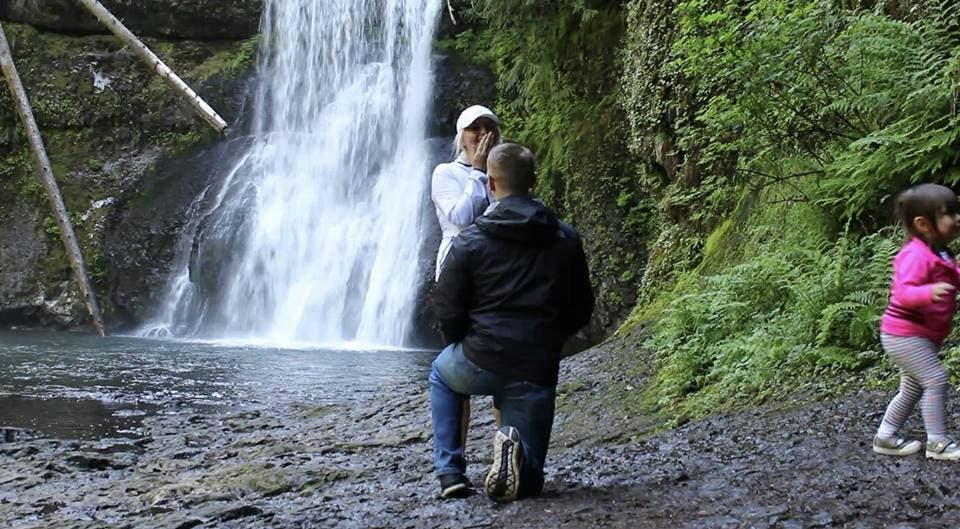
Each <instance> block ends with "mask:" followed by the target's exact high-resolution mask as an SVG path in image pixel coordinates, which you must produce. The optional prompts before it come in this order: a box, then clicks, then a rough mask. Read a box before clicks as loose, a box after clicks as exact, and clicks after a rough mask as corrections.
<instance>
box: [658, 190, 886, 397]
mask: <svg viewBox="0 0 960 529" xmlns="http://www.w3.org/2000/svg"><path fill="white" fill-rule="evenodd" d="M786 215H787V216H788V217H790V218H791V221H792V222H793V223H794V225H795V226H796V227H798V228H801V229H798V230H796V231H795V232H794V235H792V236H790V235H787V234H783V233H780V234H779V235H780V237H779V238H772V237H770V235H771V230H770V228H769V226H765V225H757V226H755V227H754V228H753V229H751V230H749V233H750V235H751V236H752V237H751V241H752V242H750V243H748V245H749V246H750V248H747V249H746V250H745V253H746V254H747V255H748V257H746V258H745V259H744V260H743V262H741V263H740V264H737V265H735V266H732V267H730V268H728V269H726V270H724V271H722V272H719V273H715V274H710V275H705V276H700V275H699V274H698V273H697V272H693V273H692V274H691V277H695V278H696V280H687V281H684V280H681V281H680V283H679V286H678V289H677V290H678V291H680V292H682V294H679V295H677V296H676V297H675V298H674V299H673V301H672V302H671V303H670V304H669V305H668V306H667V308H666V309H665V310H664V311H663V313H662V314H661V319H660V320H659V322H657V324H656V332H655V333H654V335H653V337H652V338H651V339H650V340H649V343H648V345H649V346H651V347H652V348H653V349H654V350H655V351H657V358H658V363H659V369H658V373H657V375H656V377H655V381H654V383H653V384H652V385H651V387H650V389H649V391H648V398H649V399H650V401H651V402H652V403H654V404H655V405H657V406H658V407H660V408H661V409H664V410H666V411H668V412H670V413H671V414H691V415H700V414H703V413H706V412H708V411H711V410H718V409H723V408H727V407H730V406H733V405H736V404H743V403H747V402H754V401H757V400H763V399H765V398H767V397H770V396H774V395H785V394H787V393H788V392H790V391H794V390H797V389H799V388H802V387H806V386H808V385H810V384H811V383H813V382H816V383H818V384H821V385H823V386H825V387H836V386H838V385H842V384H843V383H845V382H847V381H851V380H853V379H854V378H856V376H857V375H855V373H856V372H859V371H861V370H863V369H865V368H867V367H870V366H875V365H877V362H878V360H879V359H881V358H882V354H881V353H880V348H879V341H878V333H877V328H878V322H879V318H880V315H881V314H882V311H883V309H884V307H885V303H886V298H887V295H888V289H889V281H890V266H891V261H892V258H893V255H894V254H895V253H896V251H897V250H898V249H899V246H900V242H901V241H902V237H901V236H900V235H899V233H896V232H895V230H892V229H887V230H883V231H881V232H880V233H876V234H873V235H869V236H866V237H863V238H860V239H859V240H858V238H857V237H855V236H853V235H851V234H845V235H842V236H841V237H840V238H839V240H837V241H835V242H834V241H832V240H831V239H829V238H826V237H823V236H820V237H815V236H812V235H813V234H814V233H815V232H816V228H815V223H812V222H810V221H809V220H808V221H806V223H804V221H803V219H801V218H800V217H802V216H803V212H801V211H799V209H798V210H797V211H794V212H791V213H787V214H786Z"/></svg>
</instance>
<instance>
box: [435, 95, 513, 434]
mask: <svg viewBox="0 0 960 529" xmlns="http://www.w3.org/2000/svg"><path fill="white" fill-rule="evenodd" d="M499 143H500V119H499V118H497V115H496V114H494V113H493V111H491V110H490V109H489V108H487V107H484V106H481V105H473V106H471V107H467V108H466V109H465V110H464V111H463V112H461V113H460V117H458V118H457V136H456V137H455V138H454V140H453V149H454V152H456V158H455V159H454V160H453V161H452V162H449V163H442V164H440V165H438V166H437V167H436V168H435V169H434V170H433V179H432V180H431V181H430V198H431V199H432V200H433V206H434V207H435V208H436V210H437V220H439V221H440V230H441V231H442V232H443V239H441V240H440V248H439V249H438V250H437V268H436V271H435V272H434V281H436V280H437V279H439V278H440V270H441V268H442V267H443V260H444V259H445V258H446V257H447V252H448V251H449V250H450V243H451V242H453V238H454V237H456V236H457V234H459V233H460V232H461V231H462V230H463V229H464V228H466V227H468V226H470V225H471V224H473V220H474V219H475V218H477V217H479V216H480V215H483V212H484V211H486V209H487V207H489V206H490V204H491V203H493V194H492V193H491V192H490V190H489V189H488V188H487V155H488V154H489V153H490V149H492V148H494V147H495V146H497V145H498V144H499ZM493 415H494V419H495V420H496V423H497V427H498V428H499V427H500V412H499V410H498V406H497V403H496V402H494V413H493ZM469 424H470V401H469V400H464V401H463V424H462V425H461V435H462V436H463V440H464V442H466V440H467V428H468V427H469Z"/></svg>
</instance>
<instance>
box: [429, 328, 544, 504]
mask: <svg viewBox="0 0 960 529" xmlns="http://www.w3.org/2000/svg"><path fill="white" fill-rule="evenodd" d="M556 394H557V392H556V387H546V386H538V385H536V384H531V383H530V382H525V381H523V380H519V379H511V378H506V377H503V376H500V375H497V374H495V373H491V372H489V371H485V370H483V369H481V368H479V367H477V366H476V365H475V364H474V363H473V362H471V361H470V360H468V359H467V357H466V356H464V354H463V347H461V346H460V344H453V345H449V346H447V348H446V349H444V350H443V351H442V352H441V353H440V355H439V356H437V358H436V359H435V360H434V361H433V366H432V367H431V369H430V408H431V413H432V416H433V465H434V469H435V470H436V474H437V476H443V475H446V474H466V470H467V462H466V460H465V459H464V455H463V440H462V439H461V438H460V435H461V431H460V430H461V428H460V426H461V424H462V423H463V401H464V399H467V398H469V396H470V395H493V396H494V398H495V399H496V402H497V404H498V405H499V406H500V413H501V415H500V416H501V419H502V422H503V426H513V427H514V428H516V429H517V431H518V432H520V440H521V442H522V443H523V455H524V461H523V469H522V470H521V472H520V495H522V496H530V495H535V494H539V492H540V490H541V489H542V488H543V464H544V461H545V460H546V457H547V445H549V444H550V430H551V429H552V428H553V412H554V401H555V400H556Z"/></svg>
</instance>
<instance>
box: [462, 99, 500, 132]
mask: <svg viewBox="0 0 960 529" xmlns="http://www.w3.org/2000/svg"><path fill="white" fill-rule="evenodd" d="M480 118H490V119H492V120H493V122H494V123H496V124H497V125H498V126H499V125H500V118H498V117H497V115H496V114H494V113H493V111H492V110H490V109H489V108H487V107H485V106H483V105H473V106H472V107H467V108H466V109H464V111H463V112H461V113H460V117H459V118H457V133H458V134H459V133H460V131H462V130H463V129H465V128H467V127H469V126H470V124H471V123H473V122H474V121H476V120H478V119H480Z"/></svg>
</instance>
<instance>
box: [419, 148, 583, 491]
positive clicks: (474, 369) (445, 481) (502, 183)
mask: <svg viewBox="0 0 960 529" xmlns="http://www.w3.org/2000/svg"><path fill="white" fill-rule="evenodd" d="M534 165H535V164H534V157H533V153H532V152H531V151H530V150H529V149H527V148H526V147H523V146H521V145H517V144H510V143H506V144H502V145H499V146H497V147H495V148H494V149H493V150H491V151H490V155H489V158H488V160H487V169H488V171H489V173H488V180H487V185H488V186H489V188H490V190H491V191H492V193H493V196H494V198H495V199H496V201H495V202H494V203H493V205H492V206H491V207H490V208H489V209H487V211H486V213H484V215H483V216H481V217H478V218H477V220H476V221H475V224H474V225H472V226H470V227H469V228H467V229H465V230H464V231H462V232H461V233H460V234H459V235H458V236H457V237H456V238H455V239H454V240H453V244H452V246H451V248H450V252H449V253H448V254H447V258H446V260H445V261H444V265H443V271H442V272H441V274H440V278H439V280H438V284H437V288H436V293H437V298H436V307H435V308H436V312H437V316H438V317H439V320H440V325H441V328H442V330H443V335H444V339H445V341H446V342H447V343H448V344H450V345H448V346H447V347H446V348H445V349H444V350H443V351H442V352H441V353H440V355H439V356H438V357H437V358H436V360H435V361H434V362H433V366H432V368H431V371H430V405H431V413H432V418H433V432H434V470H435V471H436V474H437V476H438V477H439V478H440V489H441V496H442V497H444V498H447V497H452V496H459V495H462V494H464V493H466V492H469V487H470V482H469V481H468V480H467V478H466V476H465V474H466V460H465V459H464V439H463V438H462V434H461V423H462V421H463V401H464V399H467V398H469V395H493V397H494V401H495V403H496V405H497V407H498V408H499V409H500V410H501V413H502V415H501V417H502V424H503V427H502V428H500V429H499V431H497V432H496V434H495V436H494V454H493V465H492V467H491V468H490V471H489V473H488V474H487V477H486V480H485V482H484V488H485V490H486V493H487V495H488V496H489V497H490V498H491V499H493V500H495V501H500V502H507V501H512V500H514V499H516V498H517V497H523V496H532V495H536V494H539V493H540V491H541V489H542V488H543V466H544V460H545V459H546V455H547V445H548V444H549V443H550V431H551V429H552V427H553V414H554V401H555V398H556V387H557V374H558V372H559V369H560V350H561V348H562V346H563V344H564V343H565V342H566V341H567V339H568V338H569V337H570V336H572V335H573V334H574V333H576V332H577V330H579V329H580V328H581V327H583V326H584V325H585V324H586V323H587V322H588V320H589V319H590V314H591V313H592V312H593V304H594V298H593V292H592V290H591V288H590V276H589V272H588V270H587V262H586V259H585V257H584V254H583V246H582V244H581V243H580V238H579V236H578V235H577V232H576V231H574V229H573V228H571V227H570V226H569V225H567V224H564V223H563V222H560V221H559V220H558V219H557V217H556V216H555V215H554V214H553V212H551V211H550V210H549V209H547V208H546V207H545V206H544V205H543V204H542V203H541V202H539V201H538V200H535V199H534V198H533V197H532V196H531V195H530V190H531V189H532V188H533V185H534V183H535V178H536V177H535V167H534Z"/></svg>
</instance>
